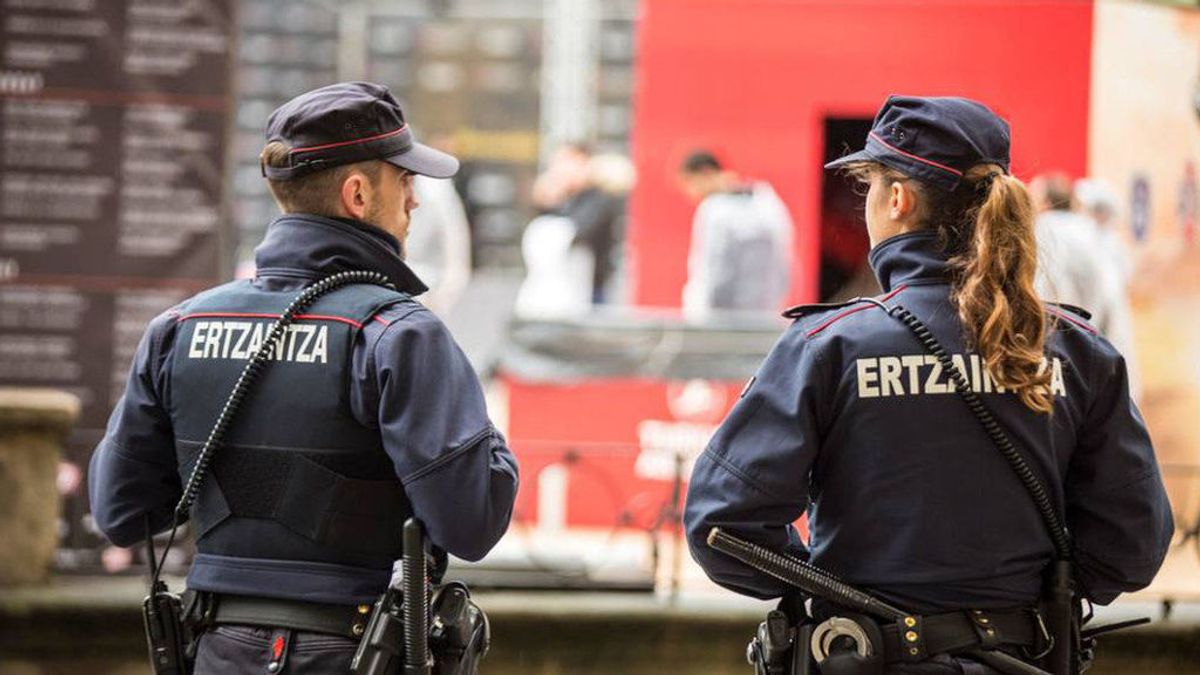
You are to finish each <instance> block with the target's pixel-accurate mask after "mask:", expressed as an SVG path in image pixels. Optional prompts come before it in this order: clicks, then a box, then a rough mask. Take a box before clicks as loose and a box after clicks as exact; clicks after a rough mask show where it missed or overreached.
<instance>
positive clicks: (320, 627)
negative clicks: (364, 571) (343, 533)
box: [188, 592, 371, 640]
mask: <svg viewBox="0 0 1200 675" xmlns="http://www.w3.org/2000/svg"><path fill="white" fill-rule="evenodd" d="M188 601H189V602H188V604H189V605H191V603H195V605H194V608H193V607H189V610H190V611H188V616H189V617H195V620H196V621H197V623H198V624H200V626H202V627H203V628H208V627H210V626H215V625H220V624H236V625H242V626H264V627H268V628H291V629H293V630H302V631H308V632H311V633H325V634H328V635H339V636H342V637H346V638H350V639H352V640H357V639H359V638H361V637H362V636H363V633H364V632H365V631H366V628H367V622H368V621H369V620H370V618H371V605H369V604H362V605H332V604H324V603H316V602H303V601H299V600H283V599H279V598H258V597H250V596H244V595H226V594H222V593H206V592H199V593H197V594H196V597H195V598H188Z"/></svg>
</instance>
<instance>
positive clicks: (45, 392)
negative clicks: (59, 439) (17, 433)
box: [0, 387, 80, 432]
mask: <svg viewBox="0 0 1200 675" xmlns="http://www.w3.org/2000/svg"><path fill="white" fill-rule="evenodd" d="M79 410H80V402H79V397H78V396H76V395H74V394H70V393H67V392H65V391H59V390H57V389H34V388H24V387H0V429H4V428H12V427H40V428H51V429H57V430H61V431H64V432H65V431H68V430H69V429H70V428H71V425H73V424H74V423H75V420H76V419H78V418H79Z"/></svg>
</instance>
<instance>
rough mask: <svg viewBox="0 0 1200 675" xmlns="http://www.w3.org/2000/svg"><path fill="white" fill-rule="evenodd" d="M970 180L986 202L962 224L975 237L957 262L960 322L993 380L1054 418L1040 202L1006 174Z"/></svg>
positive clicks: (972, 175)
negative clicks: (1040, 286)
mask: <svg viewBox="0 0 1200 675" xmlns="http://www.w3.org/2000/svg"><path fill="white" fill-rule="evenodd" d="M965 180H966V181H968V182H969V183H970V184H972V185H974V186H975V189H976V191H977V192H982V193H983V194H982V201H981V202H978V206H977V207H974V208H973V209H970V210H968V212H967V214H966V220H967V222H962V224H961V230H960V231H961V232H962V234H967V233H968V232H973V236H972V237H970V239H969V240H967V241H964V242H962V243H963V244H964V246H962V247H961V248H960V249H959V250H960V254H959V255H958V256H957V257H956V258H955V259H954V262H955V265H956V267H957V269H958V271H959V274H958V280H957V283H956V285H955V289H954V300H955V304H956V305H957V306H958V315H959V318H960V319H961V320H962V324H963V327H964V328H965V330H966V333H967V338H968V342H970V343H971V345H972V346H973V347H974V349H975V350H976V351H978V352H979V354H980V356H981V357H982V358H983V360H984V363H986V364H987V370H988V373H989V374H991V376H992V379H994V380H995V381H996V383H997V384H999V385H1000V386H1002V387H1004V388H1005V389H1009V390H1011V391H1014V392H1016V393H1017V395H1018V396H1020V398H1021V402H1022V403H1024V404H1025V405H1026V406H1027V407H1029V408H1030V409H1031V410H1034V411H1036V412H1043V413H1049V412H1051V411H1052V410H1053V408H1054V400H1053V397H1052V396H1051V394H1050V373H1049V370H1048V369H1047V368H1046V367H1045V365H1044V360H1045V341H1046V314H1045V310H1044V307H1043V306H1042V301H1041V299H1040V298H1039V297H1038V294H1037V291H1036V290H1034V285H1033V284H1034V274H1035V273H1036V271H1037V239H1036V237H1035V234H1034V227H1033V221H1034V211H1033V202H1032V200H1031V199H1030V196H1029V191H1028V190H1027V189H1026V188H1025V185H1024V184H1023V183H1022V182H1021V181H1020V180H1018V179H1017V178H1014V177H1012V176H1010V175H1007V174H1005V173H1004V172H1003V171H1001V170H1000V167H998V166H994V165H981V166H977V167H975V168H974V169H972V170H971V171H969V172H967V175H966V178H965ZM972 221H973V222H972Z"/></svg>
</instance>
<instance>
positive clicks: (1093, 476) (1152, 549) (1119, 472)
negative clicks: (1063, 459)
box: [1066, 339, 1174, 604]
mask: <svg viewBox="0 0 1200 675" xmlns="http://www.w3.org/2000/svg"><path fill="white" fill-rule="evenodd" d="M1100 343H1101V351H1102V354H1101V355H1100V357H1101V358H1100V359H1099V360H1098V361H1097V364H1096V365H1095V371H1094V372H1093V379H1092V382H1095V383H1098V386H1099V389H1098V390H1097V393H1096V396H1095V398H1094V399H1093V401H1092V402H1091V406H1090V409H1089V411H1088V414H1087V418H1086V422H1085V424H1084V428H1083V430H1082V432H1081V434H1080V437H1079V445H1078V447H1077V448H1076V450H1075V453H1074V454H1073V456H1072V458H1071V464H1070V466H1069V468H1068V472H1067V481H1066V498H1067V527H1068V528H1069V530H1070V532H1071V534H1072V535H1073V537H1074V546H1075V555H1076V559H1077V562H1078V567H1079V581H1080V583H1081V586H1082V589H1083V591H1084V592H1085V593H1086V594H1087V596H1088V597H1089V598H1090V599H1091V600H1092V601H1093V602H1097V603H1100V604H1108V603H1109V602H1112V601H1113V600H1114V599H1115V598H1116V597H1117V596H1118V595H1119V594H1121V593H1124V592H1128V591H1135V590H1138V589H1140V588H1144V587H1145V586H1147V585H1149V584H1150V582H1151V581H1152V580H1153V579H1154V575H1155V574H1156V573H1157V572H1158V569H1159V567H1160V566H1161V565H1162V562H1163V558H1164V557H1165V556H1166V553H1167V547H1168V546H1169V544H1170V541H1171V534H1172V532H1173V531H1174V521H1173V519H1172V517H1171V506H1170V503H1169V502H1168V501H1167V492H1166V489H1165V488H1164V486H1163V482H1162V476H1161V474H1160V473H1159V469H1158V463H1157V462H1156V461H1155V458H1154V447H1153V446H1152V445H1151V443H1150V436H1149V434H1148V433H1147V431H1146V425H1145V423H1144V422H1143V421H1142V416H1141V414H1140V413H1139V412H1138V409H1137V406H1136V405H1135V404H1134V403H1133V401H1132V400H1130V397H1129V379H1128V375H1127V371H1126V368H1125V360H1124V359H1123V358H1122V357H1121V355H1120V354H1119V353H1117V351H1116V350H1115V349H1113V348H1112V347H1111V346H1110V345H1109V344H1108V342H1107V341H1105V340H1103V339H1100Z"/></svg>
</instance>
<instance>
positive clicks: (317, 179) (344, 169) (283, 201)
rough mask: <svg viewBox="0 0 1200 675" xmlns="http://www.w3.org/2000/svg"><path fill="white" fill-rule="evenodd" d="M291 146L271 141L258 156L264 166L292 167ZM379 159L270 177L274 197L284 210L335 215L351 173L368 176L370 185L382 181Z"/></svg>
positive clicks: (269, 185)
mask: <svg viewBox="0 0 1200 675" xmlns="http://www.w3.org/2000/svg"><path fill="white" fill-rule="evenodd" d="M291 151H292V148H291V147H290V146H288V145H287V144H286V143H284V142H282V141H271V142H269V143H267V145H266V147H264V148H263V151H262V154H261V155H260V156H259V159H260V160H261V161H262V163H263V164H264V165H265V166H274V167H286V166H290V162H291V160H290V158H289V156H288V155H289V153H290V152H291ZM379 169H380V166H379V160H368V161H365V162H356V163H354V164H342V165H341V166H335V167H333V168H331V169H324V170H322V171H317V172H315V173H310V174H307V175H305V176H300V177H299V178H293V179H291V180H272V179H267V186H268V187H269V188H270V190H271V196H273V197H274V198H275V201H276V203H278V204H279V208H280V209H281V210H282V211H283V212H284V213H311V214H313V215H316V216H333V215H336V214H337V212H338V204H339V200H340V199H341V195H340V191H341V189H342V182H343V181H345V180H346V178H347V177H349V176H350V174H351V173H353V172H355V171H358V172H359V173H361V174H363V175H364V176H366V177H367V180H368V181H370V183H371V185H377V184H378V182H379Z"/></svg>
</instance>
